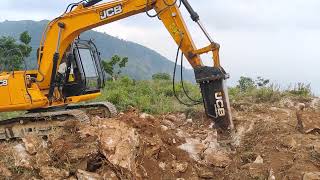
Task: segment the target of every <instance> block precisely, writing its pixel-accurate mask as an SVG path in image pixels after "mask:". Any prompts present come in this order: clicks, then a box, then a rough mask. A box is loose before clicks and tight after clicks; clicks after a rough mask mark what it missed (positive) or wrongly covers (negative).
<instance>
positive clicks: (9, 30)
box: [0, 20, 194, 82]
mask: <svg viewBox="0 0 320 180" xmlns="http://www.w3.org/2000/svg"><path fill="white" fill-rule="evenodd" d="M48 22H49V21H48V20H41V21H32V20H21V21H3V22H0V36H12V37H14V38H16V39H18V37H19V34H20V33H22V32H23V31H28V32H29V34H30V35H31V37H32V41H31V43H30V45H31V46H32V49H33V52H32V53H31V55H30V57H29V58H28V59H27V64H28V68H29V69H35V68H36V67H37V65H36V50H37V48H38V47H39V43H40V40H41V36H42V32H43V30H44V28H45V26H46V25H47V23H48ZM80 37H81V38H82V39H93V41H94V43H95V44H96V45H97V47H98V49H99V51H100V52H101V57H102V59H103V60H108V59H110V58H111V57H112V56H113V55H119V56H122V57H128V58H129V62H128V65H127V67H126V68H125V69H124V70H123V73H124V74H126V75H129V76H130V77H132V78H133V79H137V80H147V79H151V78H152V75H153V74H155V73H168V74H171V75H172V72H173V67H174V62H172V61H170V60H169V59H167V58H165V57H164V56H162V55H161V54H159V53H158V52H156V51H155V50H152V49H150V48H148V47H145V46H143V45H140V44H138V43H135V42H131V41H127V40H123V39H119V38H117V37H113V36H110V35H108V34H106V33H101V32H97V31H93V30H89V31H87V32H85V33H82V34H81V36H80ZM178 68H180V66H178ZM183 72H184V79H185V80H188V81H192V82H194V74H193V71H192V70H188V69H185V68H184V69H183ZM178 74H180V73H178ZM177 77H178V78H179V77H180V76H178V75H177Z"/></svg>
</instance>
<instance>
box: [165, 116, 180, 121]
mask: <svg viewBox="0 0 320 180" xmlns="http://www.w3.org/2000/svg"><path fill="white" fill-rule="evenodd" d="M166 119H168V120H170V121H172V122H176V121H177V117H176V116H174V115H168V116H167V117H166Z"/></svg>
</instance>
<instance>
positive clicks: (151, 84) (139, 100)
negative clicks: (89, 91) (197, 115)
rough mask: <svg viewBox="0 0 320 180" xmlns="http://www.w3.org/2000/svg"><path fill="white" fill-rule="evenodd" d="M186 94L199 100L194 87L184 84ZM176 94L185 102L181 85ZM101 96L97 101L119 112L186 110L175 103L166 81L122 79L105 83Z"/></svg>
mask: <svg viewBox="0 0 320 180" xmlns="http://www.w3.org/2000/svg"><path fill="white" fill-rule="evenodd" d="M185 86H186V89H187V90H188V93H189V94H190V95H191V96H192V97H195V98H196V99H199V98H200V92H199V89H198V87H197V86H196V85H193V84H191V83H187V82H186V83H185ZM176 89H177V94H178V96H179V97H181V98H182V99H183V100H185V101H187V100H186V99H185V97H184V93H183V90H182V87H181V85H177V87H176ZM102 94H103V95H102V96H101V97H100V98H99V99H98V101H105V100H107V101H110V102H112V103H114V104H115V105H116V106H117V107H118V108H119V109H120V110H122V111H123V110H126V109H127V108H129V107H135V108H138V109H139V110H141V111H143V112H148V113H156V114H157V113H168V112H175V111H183V110H186V109H188V107H185V106H183V105H181V104H179V103H178V102H177V100H176V99H175V97H174V93H173V89H172V82H171V81H168V80H154V81H152V80H146V81H135V80H132V79H130V78H129V77H122V78H120V79H119V80H118V81H114V82H111V81H109V82H107V84H106V88H105V89H104V91H103V93H102Z"/></svg>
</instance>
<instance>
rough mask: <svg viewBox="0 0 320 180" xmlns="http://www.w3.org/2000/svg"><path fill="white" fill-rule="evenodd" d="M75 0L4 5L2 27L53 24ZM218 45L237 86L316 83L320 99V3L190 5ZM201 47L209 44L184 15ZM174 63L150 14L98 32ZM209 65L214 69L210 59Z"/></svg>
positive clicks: (245, 0)
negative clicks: (253, 80)
mask: <svg viewBox="0 0 320 180" xmlns="http://www.w3.org/2000/svg"><path fill="white" fill-rule="evenodd" d="M74 1H75V0H54V1H43V0H1V6H0V21H4V20H25V19H28V20H42V19H52V18H54V17H56V16H58V15H60V14H61V12H63V11H64V7H66V5H67V4H68V3H69V2H74ZM189 1H190V3H191V4H192V5H193V6H194V9H195V10H197V11H198V13H199V14H200V16H201V19H202V21H203V24H205V25H206V27H207V29H208V31H209V32H210V33H211V34H212V36H213V38H214V40H215V41H217V42H219V43H220V44H221V61H222V64H223V66H224V67H225V69H226V70H227V71H228V72H229V73H230V74H231V77H232V78H231V80H230V83H231V84H234V83H235V82H236V81H237V80H238V79H239V77H240V76H241V75H244V76H250V77H256V76H263V77H265V78H269V79H271V80H272V81H273V82H275V83H279V84H281V85H282V86H289V85H290V84H291V85H293V84H294V83H296V82H306V83H311V85H312V87H313V89H314V91H315V92H316V93H317V94H320V68H319V67H320V53H319V51H320V45H319V44H320V12H319V9H320V1H319V0H189ZM182 11H183V14H184V15H185V19H186V21H187V23H188V24H189V25H190V26H189V27H190V31H191V34H192V35H193V37H194V40H195V41H196V44H197V46H198V47H201V46H204V45H207V44H206V43H207V41H206V39H205V38H204V36H203V35H202V33H201V32H200V30H199V29H198V28H197V26H196V25H195V24H194V23H193V22H192V21H191V20H190V18H189V15H188V14H187V13H186V12H185V10H184V9H182ZM96 30H97V31H100V32H106V33H108V34H110V35H113V36H117V37H119V38H122V39H126V40H130V41H134V42H137V43H140V44H142V45H145V46H147V47H149V48H151V49H154V50H156V51H158V52H159V53H161V54H162V55H164V56H165V57H167V58H169V59H171V60H172V59H174V57H175V51H176V45H175V44H174V42H173V40H172V39H171V38H170V35H169V33H168V32H167V31H166V29H165V28H164V27H163V26H162V24H161V22H160V21H159V20H158V19H157V18H154V19H150V18H149V17H147V16H146V15H145V14H141V15H138V16H134V17H130V18H127V19H124V20H121V21H118V22H114V23H112V24H109V25H105V26H102V27H99V28H97V29H96ZM204 59H205V61H206V62H205V63H206V64H211V60H210V58H209V57H208V56H205V57H204Z"/></svg>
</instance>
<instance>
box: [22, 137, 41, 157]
mask: <svg viewBox="0 0 320 180" xmlns="http://www.w3.org/2000/svg"><path fill="white" fill-rule="evenodd" d="M22 141H23V143H24V146H25V148H26V151H27V152H28V153H29V154H31V155H34V154H36V153H37V148H39V146H40V144H41V140H40V139H39V138H38V137H36V136H32V135H29V136H26V137H25V138H22Z"/></svg>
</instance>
